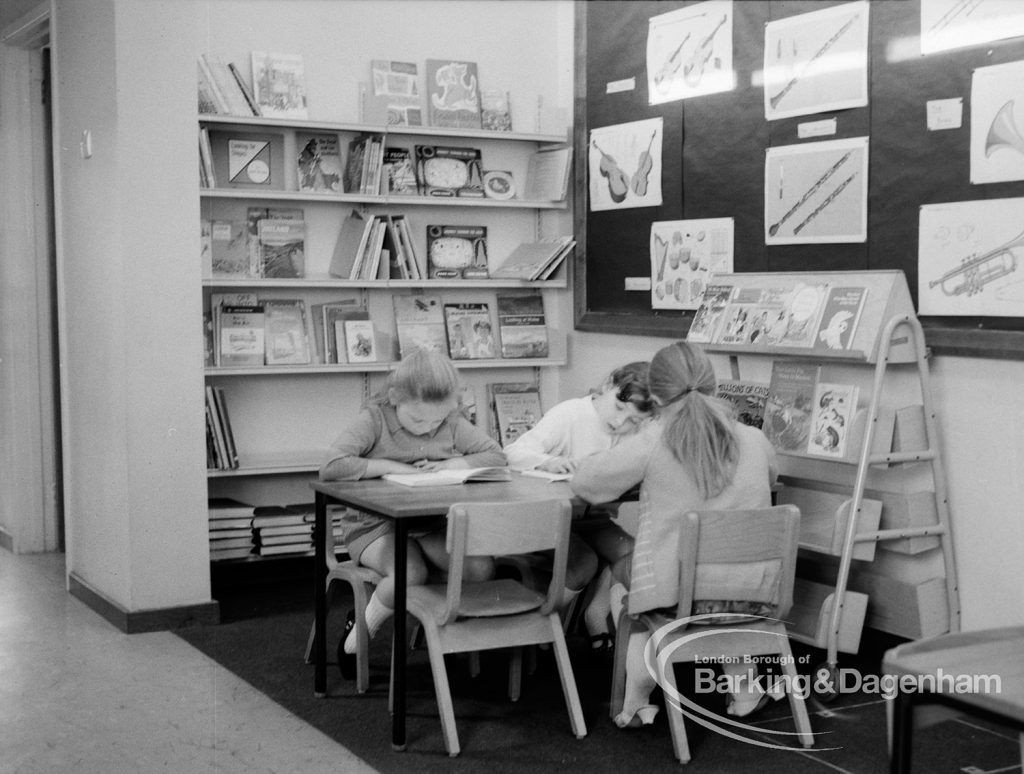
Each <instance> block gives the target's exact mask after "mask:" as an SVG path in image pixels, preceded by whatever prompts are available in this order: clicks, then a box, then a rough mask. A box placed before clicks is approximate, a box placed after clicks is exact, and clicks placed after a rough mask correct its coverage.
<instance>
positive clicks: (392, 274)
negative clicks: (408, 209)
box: [380, 215, 413, 280]
mask: <svg viewBox="0 0 1024 774" xmlns="http://www.w3.org/2000/svg"><path fill="white" fill-rule="evenodd" d="M380 217H381V219H382V220H383V221H384V226H385V228H384V249H385V250H387V251H388V254H389V256H390V258H391V264H390V266H389V267H388V271H387V272H386V275H385V276H386V277H388V278H390V279H405V280H407V279H413V268H412V257H411V256H410V255H409V251H408V248H407V247H406V245H405V242H404V240H403V239H402V233H401V224H400V223H399V221H400V220H401V219H402V218H403V216H401V215H381V216H380ZM382 273H384V272H382Z"/></svg>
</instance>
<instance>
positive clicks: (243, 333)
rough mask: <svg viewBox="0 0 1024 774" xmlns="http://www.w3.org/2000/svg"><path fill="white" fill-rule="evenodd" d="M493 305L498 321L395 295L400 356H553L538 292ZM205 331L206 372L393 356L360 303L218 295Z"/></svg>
mask: <svg viewBox="0 0 1024 774" xmlns="http://www.w3.org/2000/svg"><path fill="white" fill-rule="evenodd" d="M495 302H496V303H495V307H496V317H492V315H491V307H490V304H489V302H486V301H478V302H472V303H445V302H444V301H443V300H442V299H441V297H440V296H437V295H428V294H408V295H396V296H393V297H392V304H393V308H394V318H395V332H396V334H397V344H398V356H399V357H401V356H403V355H405V354H407V353H408V352H409V351H411V350H412V349H414V348H422V349H429V350H433V351H437V352H443V353H445V354H447V355H449V356H450V357H451V358H452V359H453V360H477V359H496V358H544V357H547V356H548V352H549V344H548V331H547V324H546V318H545V314H544V300H543V298H542V297H541V295H540V293H539V292H537V291H506V292H498V293H497V294H496V296H495ZM495 322H496V323H497V324H496V325H495ZM205 328H206V338H207V341H206V351H207V357H206V364H207V365H208V366H222V367H251V366H263V365H269V366H277V365H309V364H313V363H375V362H381V361H384V362H387V361H390V360H392V359H393V357H394V354H395V353H394V351H393V347H392V345H391V343H390V337H389V336H388V335H387V334H386V333H385V332H384V331H383V330H381V329H379V328H378V327H377V326H376V325H375V324H374V321H373V320H372V319H371V318H370V314H369V311H368V310H367V308H366V307H365V306H364V305H363V303H362V302H361V301H360V300H359V299H356V298H341V299H336V300H334V301H330V302H324V303H318V304H310V305H307V304H306V302H305V301H304V300H303V299H281V298H274V299H260V298H259V297H258V296H257V295H256V294H254V293H213V294H211V296H210V313H209V314H208V315H207V318H206V325H205ZM495 331H497V338H496V337H495Z"/></svg>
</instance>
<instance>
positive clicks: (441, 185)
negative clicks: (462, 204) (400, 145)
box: [414, 145, 484, 199]
mask: <svg viewBox="0 0 1024 774" xmlns="http://www.w3.org/2000/svg"><path fill="white" fill-rule="evenodd" d="M414 150H415V155H416V182H417V184H418V185H419V192H420V194H422V195H424V196H441V197H451V196H462V197H470V198H477V199H479V198H482V197H483V196H484V178H483V169H482V167H481V155H480V149H479V148H467V147H462V146H453V145H416V146H415V149H414Z"/></svg>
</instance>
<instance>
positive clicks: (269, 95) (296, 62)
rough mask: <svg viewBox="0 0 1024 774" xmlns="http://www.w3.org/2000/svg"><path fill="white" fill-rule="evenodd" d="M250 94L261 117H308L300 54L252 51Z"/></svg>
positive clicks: (302, 64)
mask: <svg viewBox="0 0 1024 774" xmlns="http://www.w3.org/2000/svg"><path fill="white" fill-rule="evenodd" d="M252 91H253V97H254V98H255V100H256V105H257V107H258V108H259V112H260V115H261V116H264V117H265V118H308V117H309V115H308V111H307V107H306V68H305V65H304V63H303V60H302V55H301V54H278V53H274V52H268V51H253V52H252Z"/></svg>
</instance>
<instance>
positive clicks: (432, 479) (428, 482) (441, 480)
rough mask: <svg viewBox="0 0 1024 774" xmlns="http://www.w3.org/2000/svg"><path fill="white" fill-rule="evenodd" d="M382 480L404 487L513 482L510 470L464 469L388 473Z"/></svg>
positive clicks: (497, 468) (498, 468)
mask: <svg viewBox="0 0 1024 774" xmlns="http://www.w3.org/2000/svg"><path fill="white" fill-rule="evenodd" d="M382 478H383V479H384V480H385V481H391V482H393V483H395V484H402V485H403V486H451V485H454V484H466V483H469V482H471V481H511V480H512V473H511V471H510V470H509V469H508V468H500V467H496V468H463V469H461V470H455V469H451V470H431V471H425V472H423V473H386V474H384V476H382Z"/></svg>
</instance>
